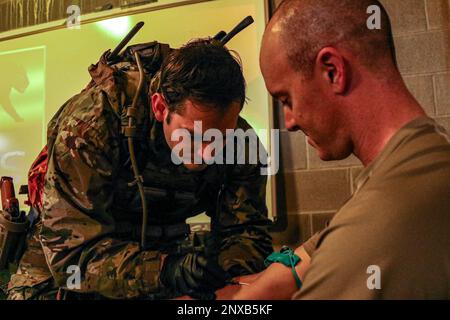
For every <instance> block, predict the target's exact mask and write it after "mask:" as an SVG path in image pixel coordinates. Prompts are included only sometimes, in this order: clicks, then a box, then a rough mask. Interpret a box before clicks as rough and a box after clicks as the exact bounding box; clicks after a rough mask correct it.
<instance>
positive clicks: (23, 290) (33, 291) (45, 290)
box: [7, 280, 58, 300]
mask: <svg viewBox="0 0 450 320" xmlns="http://www.w3.org/2000/svg"><path fill="white" fill-rule="evenodd" d="M57 296H58V288H55V286H54V285H53V281H52V280H48V281H46V282H43V283H40V284H38V285H35V286H33V287H17V288H12V289H10V290H8V296H7V300H56V298H57Z"/></svg>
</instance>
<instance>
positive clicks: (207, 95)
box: [159, 39, 246, 112]
mask: <svg viewBox="0 0 450 320" xmlns="http://www.w3.org/2000/svg"><path fill="white" fill-rule="evenodd" d="M159 81H160V83H159V90H160V92H161V93H162V94H163V96H164V98H165V99H166V102H167V103H168V105H169V110H170V111H171V112H173V111H179V110H180V108H181V107H182V104H183V102H185V101H186V100H187V99H189V100H191V101H193V102H196V103H201V104H204V105H207V106H210V107H212V108H217V109H219V110H221V111H226V110H227V109H228V107H230V105H231V104H232V103H234V102H238V103H240V105H241V107H242V106H243V105H244V103H245V101H246V98H245V91H246V84H245V79H244V75H243V73H242V65H241V61H240V58H239V55H238V54H237V53H235V52H233V51H230V50H228V49H227V48H226V47H224V46H221V45H219V44H217V42H215V41H212V40H211V39H197V40H194V41H191V42H189V43H188V44H186V45H185V46H183V47H181V48H180V49H178V50H174V51H173V52H171V53H170V55H169V56H168V57H167V58H166V59H165V61H164V62H163V64H162V66H161V71H160V80H159Z"/></svg>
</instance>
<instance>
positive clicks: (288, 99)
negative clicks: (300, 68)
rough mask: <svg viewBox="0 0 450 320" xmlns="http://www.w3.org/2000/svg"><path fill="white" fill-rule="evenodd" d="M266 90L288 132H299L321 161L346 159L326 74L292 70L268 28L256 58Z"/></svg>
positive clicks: (342, 138)
mask: <svg viewBox="0 0 450 320" xmlns="http://www.w3.org/2000/svg"><path fill="white" fill-rule="evenodd" d="M260 66H261V71H262V74H263V77H264V80H265V83H266V87H267V90H268V91H269V92H270V93H271V94H272V96H274V97H275V98H276V99H278V100H279V101H280V102H281V105H282V108H283V111H284V116H285V125H286V128H287V129H288V130H289V131H298V130H301V131H303V132H304V133H305V135H306V136H307V140H308V143H309V144H310V145H311V146H312V147H314V148H315V149H316V150H317V152H318V154H319V157H320V158H321V159H322V160H338V159H344V158H346V157H347V156H348V155H349V154H350V152H351V149H349V145H348V141H347V140H348V139H347V138H346V137H344V136H343V135H342V134H341V130H340V127H341V123H342V121H341V117H340V114H339V105H338V103H337V102H336V101H335V100H333V96H332V94H330V92H329V85H327V83H326V81H325V80H324V79H325V78H326V74H325V76H324V74H323V73H321V72H320V71H317V70H316V69H319V68H316V69H315V71H314V74H313V75H312V76H311V77H305V76H304V75H302V74H300V73H299V72H297V71H296V70H294V69H293V68H292V66H291V64H290V62H289V60H288V58H287V54H286V53H285V52H284V51H283V46H282V43H281V41H280V39H279V38H278V37H277V35H276V34H274V32H272V34H271V30H270V29H268V30H267V31H266V34H265V35H264V40H263V44H262V49H261V55H260Z"/></svg>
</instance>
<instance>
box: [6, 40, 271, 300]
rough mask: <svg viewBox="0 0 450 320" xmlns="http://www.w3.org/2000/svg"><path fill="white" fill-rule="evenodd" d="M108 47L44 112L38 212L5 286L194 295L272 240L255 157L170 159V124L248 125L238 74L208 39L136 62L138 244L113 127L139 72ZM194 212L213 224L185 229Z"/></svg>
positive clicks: (83, 294)
mask: <svg viewBox="0 0 450 320" xmlns="http://www.w3.org/2000/svg"><path fill="white" fill-rule="evenodd" d="M106 56H107V55H106V54H105V55H103V56H102V58H101V60H100V61H99V63H98V64H96V65H93V66H91V68H90V69H89V71H90V73H91V75H92V78H93V80H92V81H91V83H90V84H89V85H88V87H87V88H86V89H84V90H83V91H82V92H81V93H80V94H78V95H76V96H74V97H73V98H71V99H70V100H69V101H68V102H66V103H65V104H64V105H63V106H62V107H61V108H60V110H59V111H58V112H57V113H56V115H55V116H54V118H53V119H52V120H51V121H50V123H49V126H48V142H47V146H48V154H49V160H48V171H47V173H46V178H45V191H44V198H43V199H44V203H43V210H42V217H41V219H40V221H39V223H38V224H37V225H36V226H35V227H34V231H33V234H32V236H31V237H30V240H29V243H28V249H27V251H26V252H25V254H24V256H23V258H22V260H21V263H20V266H19V270H18V272H17V273H16V274H15V275H13V277H12V278H11V281H10V283H9V287H8V292H9V297H8V298H9V299H54V298H55V297H56V296H57V294H58V293H59V296H60V297H61V293H64V294H63V295H62V298H64V297H68V298H70V297H73V298H80V299H84V298H112V299H157V298H171V297H176V296H179V295H183V294H190V295H194V296H195V295H196V294H199V293H202V292H203V293H210V292H214V290H216V289H217V288H220V287H222V286H224V285H225V284H226V282H227V281H228V280H229V279H231V278H232V277H235V276H238V275H244V274H251V273H255V272H259V271H261V270H262V269H263V268H264V264H263V261H264V258H265V257H266V256H267V255H269V254H270V253H271V252H272V243H271V238H270V236H269V235H268V233H267V226H268V225H269V223H270V221H269V220H268V218H267V207H266V203H265V189H266V180H267V178H266V176H264V175H261V172H260V169H261V165H260V164H256V165H255V164H239V165H237V164H234V165H225V164H224V165H219V164H212V165H208V166H206V167H205V166H204V165H175V164H174V163H173V162H172V160H171V148H172V147H173V142H171V141H169V139H170V132H171V131H173V129H175V128H176V127H177V126H178V127H185V125H186V124H192V122H193V120H202V121H203V123H204V124H206V127H205V128H204V129H207V128H208V127H209V128H211V127H214V126H215V127H216V128H218V129H220V130H221V131H222V132H223V131H224V130H225V129H230V128H231V129H233V128H242V129H243V130H247V129H248V128H250V126H249V125H248V123H247V122H246V121H245V120H244V119H242V118H241V117H239V112H240V111H241V109H242V106H243V104H244V103H245V82H244V78H243V75H242V70H241V67H240V65H239V63H238V62H237V60H236V59H235V58H234V57H233V56H232V55H231V54H230V52H229V51H228V50H227V49H226V48H224V47H221V46H218V45H215V44H214V43H212V42H211V41H195V42H192V43H190V44H188V45H186V46H184V47H183V48H181V49H178V50H173V51H171V52H170V54H168V57H167V58H166V59H163V62H161V63H162V66H161V64H160V65H159V66H161V68H158V70H160V71H159V72H157V73H156V75H155V74H151V72H147V73H146V88H150V89H149V90H142V93H141V94H140V95H139V108H138V110H139V114H138V116H137V125H136V128H137V132H139V134H138V138H136V139H135V147H136V150H137V151H136V152H137V159H138V165H139V168H140V170H141V174H142V176H143V181H144V183H143V184H144V189H145V197H146V201H147V203H148V206H149V220H148V230H147V234H146V236H147V237H146V238H147V244H148V246H147V247H146V248H144V249H142V248H140V246H139V239H140V230H141V223H142V207H141V202H140V199H139V193H138V191H137V186H136V185H135V184H131V185H130V182H132V181H133V180H134V177H133V172H132V169H131V165H130V158H129V152H128V149H127V144H126V139H125V138H124V136H123V132H122V127H123V126H124V125H125V124H126V122H127V121H128V120H127V117H126V107H127V106H129V105H130V104H131V102H132V98H133V96H134V95H135V93H136V90H137V86H138V85H137V84H138V80H139V72H138V70H137V67H136V65H135V64H134V63H132V62H129V61H121V62H118V63H115V64H113V65H110V64H108V63H107V61H106ZM153 62H154V61H153ZM147 71H148V69H147ZM168 134H169V135H168ZM202 147H204V146H202ZM246 147H248V146H246ZM202 212H206V214H207V215H208V216H210V217H211V233H209V234H206V235H205V236H204V237H199V236H197V235H192V234H189V229H187V228H186V227H187V225H186V224H185V220H186V219H187V218H189V217H193V216H195V215H197V214H199V213H202ZM187 238H188V239H190V242H189V243H190V244H191V245H186V239H187ZM192 244H193V245H192ZM72 265H74V266H77V267H78V268H79V270H80V272H81V282H80V287H79V288H75V289H74V288H68V287H67V280H68V279H69V277H70V276H71V273H68V268H69V266H72ZM199 297H203V296H202V295H199Z"/></svg>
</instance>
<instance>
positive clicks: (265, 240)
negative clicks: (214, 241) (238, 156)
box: [212, 119, 273, 276]
mask: <svg viewBox="0 0 450 320" xmlns="http://www.w3.org/2000/svg"><path fill="white" fill-rule="evenodd" d="M241 120H242V119H240V122H241ZM244 122H245V121H244ZM244 124H245V125H244V128H245V127H249V126H248V124H246V123H244ZM260 147H262V145H261V144H260ZM245 149H246V152H247V155H248V145H246V148H245ZM247 160H248V159H247ZM246 163H247V164H241V165H240V164H237V165H235V166H233V169H232V170H231V172H229V173H227V175H226V176H227V178H226V179H227V181H226V183H225V189H224V190H222V195H221V197H222V201H221V204H220V206H219V210H217V211H218V212H217V215H216V217H217V219H212V223H213V224H214V223H215V224H217V225H218V226H214V225H213V228H215V227H218V228H219V230H220V239H221V248H220V250H221V251H220V254H219V264H220V265H221V266H222V268H223V269H224V270H225V271H227V272H229V273H230V274H231V275H232V276H237V275H243V274H252V273H256V272H260V271H262V270H263V269H264V268H265V267H264V260H265V258H266V257H267V256H268V255H269V254H271V253H272V252H273V247H272V238H271V237H270V235H269V234H268V230H267V229H268V226H269V225H270V224H271V221H270V220H269V219H268V217H267V206H266V184H267V176H266V175H262V174H261V165H260V163H259V161H258V164H251V163H250V164H249V163H248V162H246Z"/></svg>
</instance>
